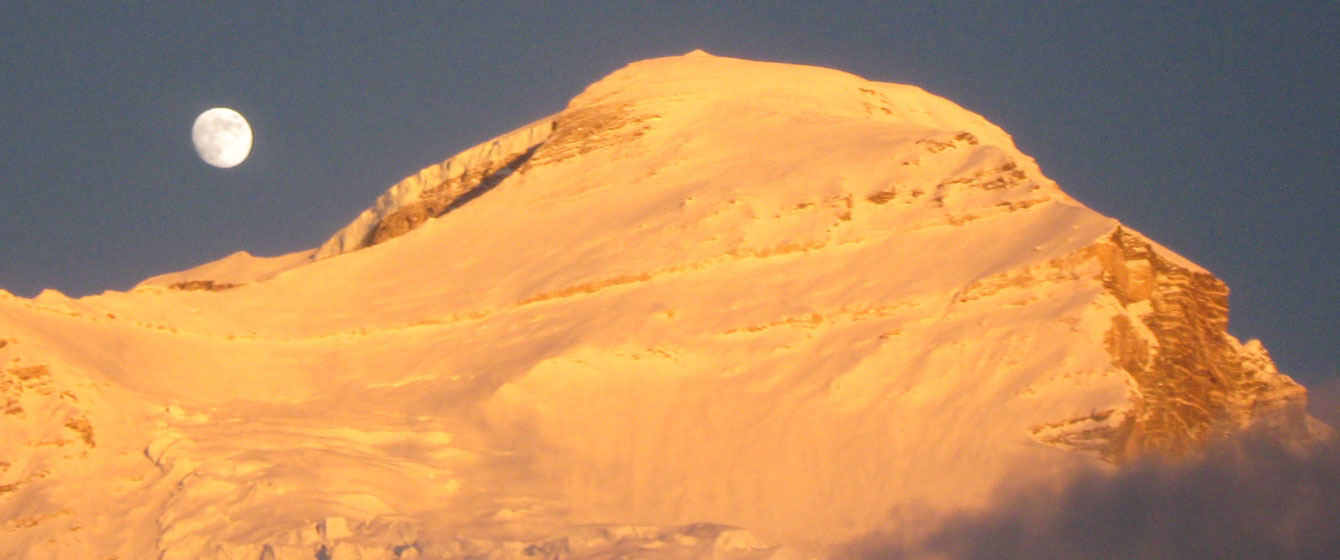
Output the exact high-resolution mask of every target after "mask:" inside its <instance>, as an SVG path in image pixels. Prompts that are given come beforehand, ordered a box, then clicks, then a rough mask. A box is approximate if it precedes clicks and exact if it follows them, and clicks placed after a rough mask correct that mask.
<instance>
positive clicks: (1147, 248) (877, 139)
mask: <svg viewBox="0 0 1340 560" xmlns="http://www.w3.org/2000/svg"><path fill="white" fill-rule="evenodd" d="M183 283H185V284H183ZM174 285H175V286H176V288H173V287H172V286H174ZM1226 298H1227V290H1226V288H1223V285H1222V283H1219V282H1218V281H1217V280H1215V279H1214V278H1213V276H1211V275H1210V274H1209V273H1208V272H1206V271H1204V270H1203V269H1201V268H1199V267H1197V266H1195V265H1194V264H1192V263H1191V262H1189V261H1187V260H1186V259H1184V258H1183V257H1180V256H1178V255H1176V254H1174V253H1172V252H1171V251H1169V250H1167V249H1165V248H1162V247H1160V246H1158V245H1156V244H1154V243H1153V242H1151V241H1149V240H1148V239H1145V238H1144V237H1142V236H1140V235H1139V234H1138V233H1135V232H1133V231H1131V230H1129V229H1127V228H1123V227H1121V226H1120V224H1118V223H1117V222H1115V221H1114V220H1111V219H1109V218H1106V217H1104V216H1101V215H1099V214H1097V213H1095V212H1093V211H1092V210H1090V209H1088V208H1086V207H1084V206H1083V205H1081V204H1079V203H1078V202H1076V201H1074V200H1072V199H1070V198H1069V197H1068V196H1066V195H1065V194H1064V193H1063V192H1061V190H1060V189H1059V188H1058V187H1057V185H1056V184H1055V183H1053V182H1052V181H1050V180H1048V179H1047V178H1046V177H1044V176H1043V175H1042V173H1041V171H1040V170H1039V168H1038V166H1037V164H1036V163H1035V162H1034V161H1033V160H1032V159H1031V158H1029V157H1028V156H1026V155H1024V154H1022V153H1020V152H1019V151H1018V150H1017V149H1016V148H1015V146H1014V145H1013V143H1012V141H1011V140H1010V138H1009V136H1008V135H1007V134H1006V133H1005V132H1003V131H1002V130H1000V129H999V128H998V127H996V126H994V125H992V124H990V123H989V122H987V121H986V120H985V119H983V118H982V117H980V116H978V115H976V114H973V113H971V112H969V111H966V110H964V109H963V108H961V107H958V106H957V105H954V104H953V103H951V102H949V101H947V100H944V99H941V98H939V97H936V96H933V95H931V94H928V93H926V92H925V91H923V90H921V89H918V88H915V87H911V86H904V85H896V84H885V83H876V82H869V81H866V80H863V79H861V78H859V77H856V76H852V75H849V74H845V73H842V72H838V71H834V70H827V69H821V68H813V67H804V66H794V65H784V64H769V63H759V62H750V61H743V60H736V59H729V58H721V57H714V56H711V55H707V54H705V53H701V52H694V53H690V54H688V55H685V56H682V57H672V58H663V59H655V60H648V61H642V62H638V63H634V64H632V65H629V66H628V67H626V68H624V69H621V70H619V71H617V72H615V73H613V74H611V75H610V76H609V77H607V78H605V79H603V80H601V81H600V82H597V83H596V84H593V85H591V86H590V87H589V88H587V90H586V91H584V92H583V93H582V94H580V95H578V96H577V97H576V98H574V99H573V100H572V102H571V103H570V104H569V106H568V108H567V109H565V110H564V111H562V112H560V113H559V114H557V115H554V116H552V117H549V118H546V119H541V120H540V121H537V122H536V123H534V124H532V125H528V126H526V127H523V128H521V129H519V130H517V131H514V132H512V133H509V134H507V135H504V136H502V137H499V138H498V139H496V140H494V141H490V142H486V143H483V144H481V145H479V146H477V147H474V148H471V149H470V150H467V151H465V152H464V153H462V154H460V155H458V156H454V157H453V158H450V159H448V160H446V161H445V162H443V163H441V164H438V165H434V166H432V167H430V168H427V169H425V170H424V171H423V172H421V173H419V174H417V175H414V176H411V177H409V178H407V179H406V180H405V181H404V182H402V183H401V184H399V185H396V186H395V187H393V188H392V189H391V190H390V191H388V192H387V193H386V194H385V195H383V196H382V197H381V198H380V199H379V200H378V201H377V202H376V204H375V205H374V206H373V207H372V208H370V209H369V210H368V211H366V212H364V213H363V214H361V215H360V216H359V217H358V218H357V219H356V220H355V221H354V222H353V223H351V224H350V225H349V226H348V227H346V228H345V229H344V230H342V231H341V232H338V233H337V234H336V235H335V236H334V237H332V238H331V240H330V241H328V242H327V243H325V244H323V245H322V247H320V248H317V249H314V252H302V253H295V254H294V255H289V256H286V257H281V258H278V260H266V259H256V258H254V257H250V256H249V255H235V256H233V257H229V258H228V259H225V260H223V261H218V262H216V263H211V264H209V265H204V266H202V267H199V268H197V269H193V270H192V271H187V272H183V273H177V274H176V275H166V276H163V277H158V278H156V279H153V280H151V281H146V282H145V283H144V284H142V285H141V286H139V287H137V288H136V289H135V290H133V291H131V292H128V293H116V292H108V293H105V294H103V295H99V296H92V297H87V298H82V299H78V300H72V299H69V298H66V297H64V296H61V295H60V294H57V293H54V292H46V293H43V294H42V295H40V296H38V297H37V298H34V299H32V300H27V299H22V298H17V297H13V296H10V295H8V294H5V293H0V344H3V346H0V360H3V364H4V365H3V368H4V369H3V370H0V371H2V372H3V373H0V375H3V376H5V377H2V378H0V383H3V384H0V388H3V391H4V392H3V395H4V396H5V398H7V399H9V403H10V404H9V407H10V409H11V410H15V409H16V408H17V410H18V412H11V413H8V414H7V415H5V416H3V417H0V430H2V432H0V433H3V434H4V435H5V437H4V439H3V442H4V443H3V444H0V520H5V521H4V522H3V523H4V525H3V529H0V530H2V531H3V533H0V535H3V538H0V556H17V557H32V558H57V557H62V558H63V557H92V556H95V555H99V556H104V557H106V556H114V555H116V556H120V557H123V558H140V557H150V556H158V555H161V557H163V558H286V557H291V558H311V557H312V556H313V555H314V554H316V553H321V554H325V555H327V556H331V557H354V556H352V555H353V554H355V552H358V553H360V554H363V555H364V556H363V557H373V558H376V557H385V558H395V557H400V558H408V557H414V556H416V555H418V557H431V558H438V557H455V556H470V555H485V556H487V555H492V556H494V557H522V556H528V555H531V556H533V555H559V554H560V552H563V551H566V554H568V555H569V556H570V557H576V558H582V557H591V558H595V557H600V558H611V557H623V556H621V555H634V554H637V555H640V556H638V557H663V558H696V557H702V558H764V557H790V556H793V555H812V554H823V553H824V552H825V551H826V550H828V549H829V547H832V546H835V545H840V544H841V543H843V542H845V541H847V540H849V539H852V538H855V537H858V536H860V535H862V534H864V533H866V532H869V531H871V530H874V529H878V528H885V529H887V528H889V527H898V528H900V530H903V531H905V532H906V533H907V534H908V535H909V538H911V537H914V536H915V532H916V531H917V530H918V528H925V527H927V526H928V525H929V524H931V523H933V522H934V520H935V519H936V518H937V517H938V516H940V515H943V514H945V513H948V512H953V511H956V510H959V509H961V508H970V507H976V506H980V505H983V504H984V502H985V500H986V499H987V498H988V496H989V495H990V493H991V492H992V491H993V490H995V489H997V488H998V487H999V486H1000V485H1001V484H1005V483H1011V484H1013V483H1019V482H1020V481H1022V480H1025V479H1026V477H1029V476H1041V477H1049V476H1057V475H1060V474H1062V473H1064V472H1066V471H1068V470H1070V469H1074V468H1079V467H1084V466H1092V465H1107V464H1112V463H1119V462H1120V461H1122V460H1125V459H1127V458H1129V457H1131V456H1134V455H1138V454H1141V453H1148V452H1168V453H1184V452H1191V451H1194V450H1195V449H1196V448H1198V447H1199V446H1200V445H1202V444H1203V443H1204V442H1205V441H1207V440H1209V439H1213V438H1214V437H1217V434H1221V433H1224V432H1226V431H1228V430H1231V429H1235V428H1238V427H1242V426H1245V425H1248V424H1252V423H1258V424H1261V423H1264V424H1268V425H1269V426H1272V427H1274V429H1276V430H1277V431H1278V432H1279V433H1280V435H1281V437H1286V438H1295V439H1305V438H1307V437H1310V435H1309V434H1310V433H1312V432H1313V431H1315V430H1317V429H1319V428H1317V427H1316V426H1313V425H1312V421H1310V420H1309V419H1308V418H1307V417H1306V416H1305V415H1304V414H1303V412H1302V406H1303V403H1304V401H1305V398H1306V397H1305V393H1304V390H1303V389H1302V388H1301V387H1300V386H1298V385H1297V384H1295V383H1293V382H1292V381H1291V380H1289V378H1288V377H1286V376H1283V375H1281V374H1279V373H1278V372H1276V371H1275V369H1274V366H1273V364H1272V363H1271V362H1270V359H1269V357H1268V355H1267V354H1266V353H1265V351H1264V349H1262V348H1261V347H1260V345H1259V343H1256V342H1254V341H1253V342H1249V343H1247V344H1245V345H1244V344H1239V342H1238V341H1237V340H1236V339H1233V338H1232V337H1231V336H1229V335H1227V333H1226V332H1225V331H1224V328H1225V327H1226V312H1227V310H1226ZM732 527H739V528H744V529H747V530H748V532H746V531H744V530H739V529H733V528H732ZM779 546H781V547H785V548H776V547H779ZM345 555H348V556H345Z"/></svg>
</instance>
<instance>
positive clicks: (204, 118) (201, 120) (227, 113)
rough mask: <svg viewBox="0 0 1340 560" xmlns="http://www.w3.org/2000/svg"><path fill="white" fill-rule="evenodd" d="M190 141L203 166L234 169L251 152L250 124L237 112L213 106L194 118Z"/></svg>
mask: <svg viewBox="0 0 1340 560" xmlns="http://www.w3.org/2000/svg"><path fill="white" fill-rule="evenodd" d="M191 141H192V142H194V143H195V153H197V154H200V159H203V160H205V163H208V164H210V165H213V166H214V167H220V168H223V169H227V168H229V167H236V166H237V164H239V163H242V162H243V161H244V160H246V159H247V155H248V154H250V153H251V125H249V124H247V119H244V118H242V115H241V114H240V113H238V112H237V111H234V110H232V109H228V108H226V107H215V108H213V109H210V110H208V111H205V112H203V113H200V116H198V117H196V118H195V124H194V125H192V126H191Z"/></svg>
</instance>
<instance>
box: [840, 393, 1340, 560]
mask: <svg viewBox="0 0 1340 560" xmlns="http://www.w3.org/2000/svg"><path fill="white" fill-rule="evenodd" d="M1312 401H1313V404H1314V406H1312V407H1310V408H1311V410H1312V413H1313V414H1314V415H1315V416H1317V417H1319V418H1323V419H1325V420H1330V421H1334V420H1336V419H1340V381H1336V382H1331V383H1330V384H1329V386H1326V387H1317V388H1314V392H1313V395H1312ZM1332 425H1335V424H1332ZM996 502H997V505H996V506H995V507H992V508H990V509H989V510H988V511H985V512H981V513H974V514H964V515H959V516H956V517H952V518H950V519H948V520H947V521H945V522H944V523H943V524H942V525H940V526H939V527H938V528H937V529H936V530H934V531H932V532H931V534H930V535H929V536H928V537H927V538H925V539H923V540H921V541H920V542H919V543H917V544H915V545H907V544H902V543H900V542H899V541H898V540H897V539H894V538H892V537H891V536H889V535H881V534H874V535H870V536H867V537H865V538H863V539H860V540H859V541H857V542H854V543H852V544H851V545H850V547H849V549H848V551H847V554H845V556H849V557H855V558H866V559H876V558H879V559H885V558H887V559H903V558H948V559H964V560H970V559H986V558H990V559H1012V558H1020V559H1024V558H1027V559H1036V558H1058V559H1061V558H1085V559H1106V558H1114V559H1115V558H1122V559H1128V558H1216V559H1234V558H1243V559H1260V558H1302V559H1311V558H1318V559H1320V558H1327V559H1333V558H1340V445H1337V444H1336V441H1335V440H1334V439H1333V440H1332V441H1331V442H1330V443H1327V444H1322V445H1319V446H1316V447H1314V448H1312V449H1308V450H1303V451H1300V450H1296V449H1295V450H1288V449H1285V448H1283V447H1281V446H1280V445H1279V444H1278V443H1276V442H1273V441H1270V440H1269V439H1267V438H1265V437H1262V436H1259V435H1254V434H1244V435H1243V436H1242V437H1240V438H1238V439H1235V440H1234V441H1231V442H1227V443H1225V444H1221V445H1218V446H1216V447H1214V448H1212V449H1211V450H1209V452H1208V453H1207V454H1206V456H1205V457H1204V458H1202V459H1200V460H1196V461H1185V462H1181V463H1170V462H1166V461H1157V460H1148V461H1143V462H1139V463H1136V464H1132V465H1129V466H1127V467H1124V468H1122V469H1121V470H1118V471H1116V472H1115V473H1111V472H1109V473H1103V472H1088V473H1085V474H1082V475H1079V476H1077V477H1076V478H1074V479H1073V480H1071V481H1070V482H1069V483H1067V484H1065V485H1063V486H1062V487H1061V488H1059V489H1051V490H1049V489H1046V488H1042V487H1031V488H1028V489H1022V490H1016V491H1013V492H1011V493H1008V494H1005V495H1002V496H999V497H998V499H997V501H996Z"/></svg>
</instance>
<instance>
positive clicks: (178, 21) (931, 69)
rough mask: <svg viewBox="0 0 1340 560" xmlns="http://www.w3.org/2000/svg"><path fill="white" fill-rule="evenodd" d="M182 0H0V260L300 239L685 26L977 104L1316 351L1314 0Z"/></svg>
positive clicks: (1321, 11)
mask: <svg viewBox="0 0 1340 560" xmlns="http://www.w3.org/2000/svg"><path fill="white" fill-rule="evenodd" d="M177 4H180V5H177ZM196 4H197V3H163V6H160V7H156V8H151V9H150V8H141V9H128V8H108V7H87V6H83V5H81V4H71V5H63V6H59V7H58V6H56V4H54V3H32V4H18V3H11V4H10V5H7V6H5V7H4V8H0V11H2V13H0V16H3V17H0V77H2V78H0V131H3V141H4V144H3V150H0V288H4V289H7V290H9V291H11V292H13V293H16V294H19V295H23V296H33V295H35V294H36V293H38V292H39V291H41V290H42V289H43V288H54V289H58V290H60V291H62V292H65V293H66V294H69V295H74V296H77V295H85V294H90V293H99V292H101V291H103V290H107V289H116V290H124V289H127V288H129V287H131V286H133V285H134V284H135V283H136V282H138V281H139V280H141V279H143V278H146V277H148V276H152V275H156V274H160V273H164V272H169V271H173V270H180V269H184V268H189V267H191V266H194V265H196V264H200V263H202V262H206V261H209V260H214V259H216V258H219V257H222V256H225V255H227V254H229V253H231V252H234V251H237V250H240V249H246V250H248V251H251V252H252V253H254V254H259V255H272V254H279V253H285V252H289V251H295V250H300V249H306V248H311V247H314V246H316V245H317V244H318V243H320V242H321V241H322V240H324V239H325V238H326V237H328V236H329V235H331V234H332V233H334V232H335V231H336V230H337V229H339V228H340V227H342V226H343V225H344V224H345V223H347V222H348V221H350V220H351V219H352V218H353V217H354V216H355V215H356V214H357V213H358V212H359V211H361V210H362V209H363V208H365V207H367V206H369V205H370V204H371V203H372V201H373V199H374V198H375V197H376V196H377V195H378V194H380V193H381V192H382V191H384V190H385V189H386V188H387V187H389V186H390V185H392V184H394V183H395V182H396V181H398V180H399V179H401V178H402V177H404V176H406V175H409V174H412V173H415V172H416V171H418V170H419V169H420V168H422V167H425V166H426V165H428V164H430V163H435V162H438V161H440V160H442V159H444V158H446V157H448V156H450V155H452V154H454V153H455V152H457V151H459V150H461V149H464V148H467V147H469V146H471V145H473V144H475V143H478V142H481V141H483V140H487V139H488V138H491V137H493V136H496V135H498V134H500V133H503V132H506V131H508V130H510V129H512V128H514V127H516V126H519V125H522V124H525V123H527V122H529V121H531V120H533V119H536V118H539V117H542V116H545V115H547V114H550V113H553V112H556V111H558V110H560V109H561V108H563V106H564V105H565V104H566V103H567V101H568V99H570V98H571V97H572V96H574V95H576V94H577V93H579V92H580V91H581V90H582V88H583V87H585V86H586V85H587V84H589V83H591V82H593V81H596V80H598V79H599V78H601V77H602V76H604V75H605V74H607V73H609V72H611V71H613V70H615V69H617V68H619V67H621V66H623V65H624V64H626V63H628V62H632V61H634V60H639V59H644V58H650V57H656V56H665V55H677V54H683V53H685V52H688V51H690V50H692V49H695V48H702V49H704V50H707V51H708V52H711V53H713V54H717V55H723V56H736V57H743V58H753V59H761V60H772V61H780V62H792V63H804V64H814V65H820V66H827V67H832V68H837V69H841V70H845V71H848V72H852V73H855V74H858V75H861V76H864V77H866V78H870V79H874V80H880V81H891V82H901V83H910V84H915V85H918V86H921V87H924V88H926V89H927V90H929V91H931V92H932V93H936V94H939V95H942V96H945V97H947V98H949V99H951V100H953V101H955V102H957V103H959V104H961V105H963V106H965V107H967V108H968V109H970V110H973V111H976V112H978V113H981V114H982V115H984V116H985V117H986V118H987V119H989V120H991V121H993V122H995V123H996V124H998V125H1000V126H1001V127H1003V128H1004V129H1005V130H1006V131H1008V132H1010V133H1011V134H1012V135H1013V136H1014V138H1015V140H1016V142H1017V143H1018V144H1019V146H1020V148H1021V149H1023V151H1024V152H1025V153H1028V154H1030V155H1032V156H1034V157H1035V158H1037V159H1038V161H1039V163H1040V164H1041V165H1042V168H1043V171H1044V172H1045V173H1046V174H1047V175H1048V176H1050V177H1051V178H1053V179H1055V180H1056V181H1057V182H1059V183H1060V184H1061V186H1062V188H1064V189H1065V190H1066V191H1067V192H1069V193H1070V194H1071V195H1072V196H1074V197H1075V198H1078V199H1079V200H1080V201H1082V202H1084V203H1086V204H1088V205H1090V206H1092V207H1093V208H1095V209H1097V210H1098V211H1100V212H1103V213H1105V214H1107V215H1110V216H1112V217H1115V218H1117V219H1120V220H1121V221H1123V222H1125V223H1127V224H1128V225H1130V226H1132V227H1134V228H1136V229H1138V230H1140V231H1142V232H1144V233H1146V234H1148V235H1149V236H1151V237H1153V238H1154V239H1156V240H1158V241H1160V242H1162V243H1163V244H1165V245H1167V246H1169V247H1171V248H1172V249H1174V250H1176V251H1178V252H1180V253H1182V254H1183V255H1186V256H1187V257H1189V258H1191V259H1192V260H1194V261H1196V262H1198V263H1200V264H1201V265H1203V266H1205V267H1207V268H1209V269H1210V270H1211V271H1213V272H1214V273H1215V274H1216V275H1218V276H1219V277H1220V278H1222V279H1224V280H1225V281H1226V282H1227V283H1228V284H1229V286H1230V287H1231V288H1232V289H1233V298H1232V315H1231V316H1232V324H1231V327H1230V330H1231V331H1232V332H1233V333H1234V334H1236V335H1238V336H1240V337H1243V338H1261V339H1262V340H1263V341H1264V342H1265V343H1266V346H1267V348H1269V349H1270V350H1271V351H1272V353H1273V354H1274V356H1275V358H1276V360H1277V361H1278V363H1279V364H1280V365H1281V367H1282V369H1284V370H1285V372H1286V373H1289V374H1292V375H1294V376H1295V377H1297V378H1299V379H1301V380H1304V381H1308V382H1317V381H1321V380H1325V379H1333V378H1336V377H1340V337H1338V336H1337V334H1336V328H1337V326H1340V300H1338V298H1337V297H1336V289H1337V287H1340V281H1338V280H1337V278H1340V259H1337V252H1340V232H1337V230H1336V227H1335V222H1336V221H1337V218H1340V194H1337V189H1340V181H1337V177H1340V39H1337V37H1340V3H1336V2H1326V3H1316V4H1307V3H1290V4H1289V7H1271V8H1270V9H1257V10H1252V9H1247V8H1232V7H1225V5H1224V4H1225V3H1205V7H1199V8H1198V7H1191V6H1188V5H1183V4H1191V3H1174V5H1173V6H1172V7H1168V6H1162V7H1156V6H1153V5H1152V4H1151V5H1149V6H1136V5H1134V3H1125V2H1123V3H1116V2H1113V3H1084V4H1085V6H1082V7H1077V6H1070V5H1069V3H1061V4H1058V5H1053V6H1050V7H1047V8H1045V9H1043V8H1026V7H1020V6H1023V5H1029V4H1031V3H1018V5H1015V3H1002V4H1000V5H994V6H966V5H965V6H957V7H952V8H946V7H941V6H939V4H941V3H939V2H929V3H924V4H920V3H895V2H870V3H860V2H847V3H840V2H835V3H822V2H811V3H801V2H792V3H742V4H734V3H725V2H701V3H699V2H674V3H666V4H667V5H657V4H652V3H646V4H644V3H640V2H610V3H597V2H580V3H540V2H519V3H506V2H504V3H497V2H487V3H486V2H469V3H462V4H465V6H458V7H407V6H406V5H405V4H391V3H388V4H385V5H376V6H372V7H358V6H354V5H352V4H345V3H335V2H322V3H311V4H309V5H305V6H298V5H297V4H296V3H294V4H292V5H289V4H287V3H286V4H285V5H284V6H285V7H283V8H275V6H274V5H273V4H274V3H270V2H266V3H257V4H253V5H248V4H246V3H241V2H229V3H217V4H211V5H206V6H197V5H196ZM1077 4H1078V3H1077ZM1272 6H1273V4H1272ZM214 106H227V107H232V108H234V109H236V110H238V111H240V112H241V113H243V114H244V115H246V116H247V118H248V119H249V120H250V121H251V124H252V127H253V128H254V130H255V135H256V139H255V145H254V147H253V149H252V154H251V157H250V159H248V160H247V161H246V162H245V163H243V164H242V165H240V166H238V167H236V168H233V169H227V170H220V169H215V168H212V167H209V166H207V165H206V164H204V163H203V162H201V161H200V160H199V158H197V157H196V155H195V153H194V151H193V149H192V147H191V142H190V129H191V123H192V121H193V119H194V118H195V116H196V115H197V114H198V113H200V112H201V111H203V110H205V109H208V108H210V107H214Z"/></svg>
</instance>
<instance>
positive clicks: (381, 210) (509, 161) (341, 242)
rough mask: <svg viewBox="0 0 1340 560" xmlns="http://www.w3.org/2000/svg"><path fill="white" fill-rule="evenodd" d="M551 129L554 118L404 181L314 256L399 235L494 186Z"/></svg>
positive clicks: (355, 247) (448, 160)
mask: <svg viewBox="0 0 1340 560" xmlns="http://www.w3.org/2000/svg"><path fill="white" fill-rule="evenodd" d="M555 127H556V124H555V123H554V121H553V120H551V119H545V120H541V121H539V122H536V123H533V124H530V125H527V126H525V127H522V128H520V129H517V130H515V131H512V132H511V133H508V134H505V135H503V136H500V137H498V138H496V139H494V140H491V141H489V142H485V143H483V144H479V145H477V146H474V147H472V148H470V149H468V150H465V151H464V152H461V153H459V154H456V155H455V156H452V157H450V158H448V159H447V160H445V161H443V162H442V163H440V164H436V165H431V166H428V167H426V168H424V169H422V170H420V171H419V172H418V173H417V174H415V175H411V176H409V177H406V178H405V179H403V180H401V181H400V182H399V183H396V185H395V186H393V187H391V188H390V189H389V190H387V191H386V192H385V193H383V194H382V195H381V196H380V197H378V198H377V202H376V204H374V205H373V206H372V207H371V208H368V209H367V210H364V211H363V212H362V213H361V214H359V215H358V217H357V218H355V219H354V221H353V222H352V223H350V224H349V225H347V226H345V227H344V229H341V230H340V231H338V232H336V233H335V235H334V236H332V237H331V238H330V239H328V240H326V242H325V243H323V244H322V245H321V247H320V248H318V249H317V250H316V253H315V257H314V258H315V259H323V258H327V257H332V256H335V255H338V254H340V253H345V252H349V251H354V250H357V249H361V248H364V247H370V246H372V245H376V244H377V243H381V242H383V241H386V240H388V239H392V238H395V237H398V236H401V235H404V234H405V233H406V232H409V231H410V230H413V229H415V228H417V227H419V226H420V225H423V223H424V222H425V221H427V220H428V219H430V218H435V217H437V216H440V215H442V214H443V213H446V212H447V211H449V210H451V209H452V208H455V207H456V206H459V205H461V204H463V203H465V202H466V201H468V200H470V198H473V197H475V196H479V195H480V194H482V193H483V192H485V191H488V190H489V189H491V188H493V187H496V186H497V185H498V184H499V183H501V182H502V181H503V180H504V179H506V178H507V177H508V176H510V175H511V174H512V173H513V172H514V171H516V169H517V168H519V167H520V166H521V165H522V164H524V163H526V161H527V160H529V159H530V157H531V156H532V155H533V154H534V153H535V150H536V149H538V148H539V146H540V145H541V144H542V143H544V141H545V139H547V138H549V135H550V134H551V133H552V132H553V131H554V128H555Z"/></svg>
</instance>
